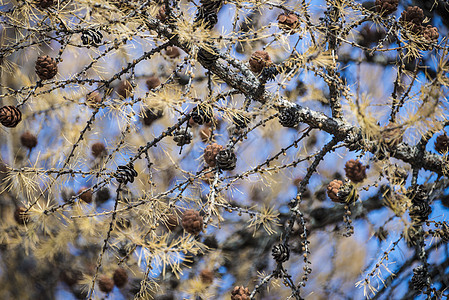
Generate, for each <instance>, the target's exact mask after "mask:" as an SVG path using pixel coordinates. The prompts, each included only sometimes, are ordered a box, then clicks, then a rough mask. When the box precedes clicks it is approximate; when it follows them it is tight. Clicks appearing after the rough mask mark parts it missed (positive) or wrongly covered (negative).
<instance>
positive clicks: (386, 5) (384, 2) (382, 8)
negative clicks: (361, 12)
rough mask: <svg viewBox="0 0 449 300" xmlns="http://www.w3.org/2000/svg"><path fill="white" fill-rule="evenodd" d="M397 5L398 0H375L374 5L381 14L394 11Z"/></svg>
mask: <svg viewBox="0 0 449 300" xmlns="http://www.w3.org/2000/svg"><path fill="white" fill-rule="evenodd" d="M398 5H399V0H376V3H375V6H376V10H377V12H378V13H380V14H381V16H383V17H385V16H388V15H390V14H392V13H394V12H395V11H396V9H397V8H398Z"/></svg>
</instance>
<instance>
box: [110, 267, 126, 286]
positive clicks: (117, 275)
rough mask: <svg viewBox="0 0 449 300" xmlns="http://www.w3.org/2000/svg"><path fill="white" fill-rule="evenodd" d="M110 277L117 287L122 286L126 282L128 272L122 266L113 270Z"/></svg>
mask: <svg viewBox="0 0 449 300" xmlns="http://www.w3.org/2000/svg"><path fill="white" fill-rule="evenodd" d="M112 279H113V280H114V284H115V285H116V286H117V287H118V288H121V287H124V286H125V285H126V283H127V282H128V274H127V273H126V270H125V269H123V268H118V269H116V270H115V272H114V275H113V276H112Z"/></svg>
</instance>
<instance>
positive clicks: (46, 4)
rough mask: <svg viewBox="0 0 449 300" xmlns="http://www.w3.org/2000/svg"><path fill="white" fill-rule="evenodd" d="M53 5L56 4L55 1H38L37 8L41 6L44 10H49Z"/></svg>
mask: <svg viewBox="0 0 449 300" xmlns="http://www.w3.org/2000/svg"><path fill="white" fill-rule="evenodd" d="M53 4H54V1H53V0H38V1H37V6H39V7H40V8H42V9H46V8H49V7H50V6H52V5H53Z"/></svg>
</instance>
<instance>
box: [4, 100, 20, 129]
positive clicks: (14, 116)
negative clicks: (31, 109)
mask: <svg viewBox="0 0 449 300" xmlns="http://www.w3.org/2000/svg"><path fill="white" fill-rule="evenodd" d="M20 121H22V112H21V111H20V110H19V109H18V108H17V107H15V106H11V105H7V106H3V107H2V108H0V123H2V125H3V126H5V127H16V126H17V124H19V122H20Z"/></svg>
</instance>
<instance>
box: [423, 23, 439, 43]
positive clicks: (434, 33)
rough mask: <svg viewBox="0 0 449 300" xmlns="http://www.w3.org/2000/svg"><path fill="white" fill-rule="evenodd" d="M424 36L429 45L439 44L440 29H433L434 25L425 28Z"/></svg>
mask: <svg viewBox="0 0 449 300" xmlns="http://www.w3.org/2000/svg"><path fill="white" fill-rule="evenodd" d="M422 35H423V38H424V40H425V41H426V42H427V43H429V44H433V43H436V42H438V38H439V37H440V34H439V33H438V28H436V27H433V26H432V25H427V26H426V27H424V30H423V33H422Z"/></svg>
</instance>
